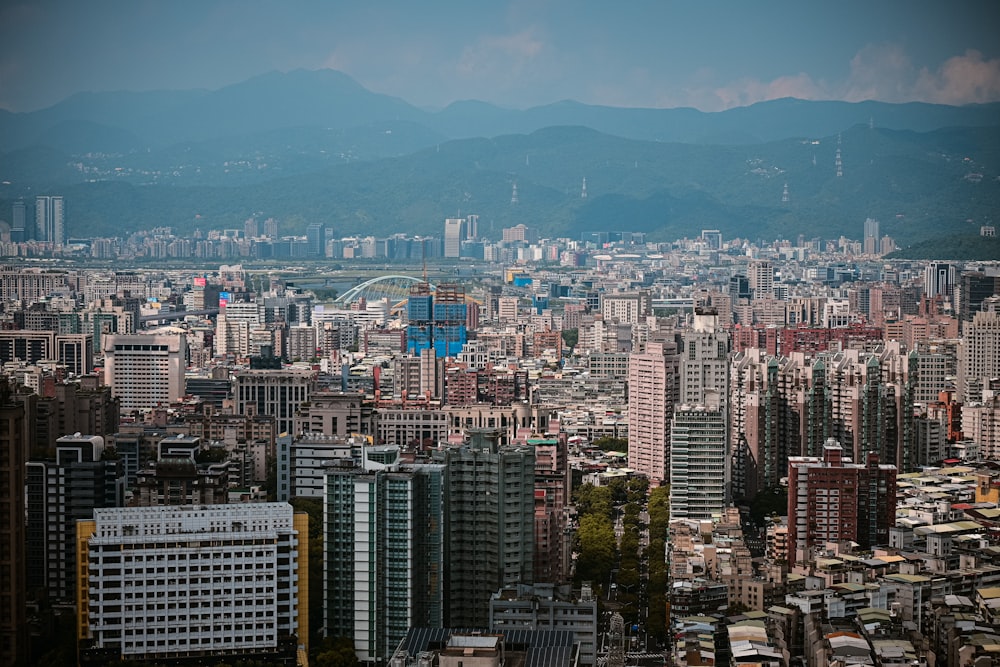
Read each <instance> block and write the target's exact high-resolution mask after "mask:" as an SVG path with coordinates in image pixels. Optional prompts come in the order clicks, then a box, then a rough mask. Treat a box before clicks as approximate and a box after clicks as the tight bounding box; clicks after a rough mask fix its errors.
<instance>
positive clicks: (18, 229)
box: [10, 199, 28, 243]
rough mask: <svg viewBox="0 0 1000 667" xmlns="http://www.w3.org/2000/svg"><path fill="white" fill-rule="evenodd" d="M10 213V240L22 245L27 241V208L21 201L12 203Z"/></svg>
mask: <svg viewBox="0 0 1000 667" xmlns="http://www.w3.org/2000/svg"><path fill="white" fill-rule="evenodd" d="M11 213H12V216H11V225H10V240H11V242H13V243H23V242H24V241H27V240H28V230H27V229H26V227H25V223H26V221H27V207H26V206H25V204H24V200H23V199H18V200H17V201H16V202H14V205H13V210H12V211H11Z"/></svg>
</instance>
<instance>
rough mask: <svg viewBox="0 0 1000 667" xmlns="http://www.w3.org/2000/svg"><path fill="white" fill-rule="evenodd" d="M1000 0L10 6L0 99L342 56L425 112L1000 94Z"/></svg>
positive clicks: (215, 84) (306, 64)
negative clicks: (468, 103)
mask: <svg viewBox="0 0 1000 667" xmlns="http://www.w3.org/2000/svg"><path fill="white" fill-rule="evenodd" d="M998 18H1000V2H998V1H997V0H975V1H972V0H969V1H963V0H952V1H947V2H946V1H945V0H893V1H879V0H864V1H857V0H836V1H833V0H820V1H813V0H808V1H805V2H803V1H802V0H798V1H771V0H739V1H737V0H700V1H696V0H690V1H688V0H684V1H680V0H678V1H672V0H658V1H654V0H619V1H618V2H609V1H607V0H575V1H574V0H492V1H489V2H481V1H479V0H440V1H435V0H424V1H422V2H421V1H418V0H383V1H380V0H322V1H321V0H287V1H272V0H268V1H265V0H85V1H81V0H30V1H25V0H4V1H3V2H2V3H0V108H4V109H7V110H10V111H31V110H35V109H40V108H44V107H47V106H51V105H53V104H55V103H57V102H59V101H61V100H63V99H65V98H66V97H68V96H70V95H72V94H74V93H78V92H85V91H92V92H101V91H120V90H180V89H192V88H201V89H210V90H214V89H218V88H222V87H224V86H227V85H230V84H234V83H239V82H241V81H244V80H246V79H248V78H251V77H253V76H255V75H258V74H263V73H265V72H271V71H275V70H277V71H290V70H294V69H321V68H332V69H337V70H340V71H342V72H345V73H347V74H348V75H350V76H351V77H353V78H354V79H356V80H357V81H358V82H359V83H361V84H362V85H364V86H365V87H366V88H368V89H370V90H373V91H375V92H379V93H386V94H390V95H394V96H397V97H400V98H402V99H404V100H406V101H407V102H410V103H411V104H415V105H417V106H421V107H424V108H430V109H434V108H442V107H444V106H447V105H448V104H449V103H451V102H454V101H456V100H467V99H477V100H482V101H486V102H491V103H493V104H497V105H500V106H504V107H510V108H527V107H531V106H537V105H542V104H549V103H552V102H557V101H559V100H564V99H573V100H577V101H580V102H584V103H590V104H602V105H610V106H620V107H658V108H667V107H684V106H689V107H695V108H698V109H701V110H703V111H718V110H722V109H727V108H731V107H735V106H744V105H748V104H752V103H754V102H759V101H763V100H768V99H775V98H780V97H798V98H802V99H816V100H830V99H835V100H847V101H860V100H866V99H875V100H881V101H885V102H908V101H924V102H935V103H943V104H966V103H973V102H992V101H1000V21H998Z"/></svg>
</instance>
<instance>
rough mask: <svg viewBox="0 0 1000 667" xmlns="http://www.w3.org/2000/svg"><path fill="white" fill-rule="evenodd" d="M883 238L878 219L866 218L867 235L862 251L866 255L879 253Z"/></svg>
mask: <svg viewBox="0 0 1000 667" xmlns="http://www.w3.org/2000/svg"><path fill="white" fill-rule="evenodd" d="M881 239H882V236H881V235H880V234H879V222H878V220H876V219H875V218H867V219H866V220H865V237H864V241H863V242H862V252H864V254H866V255H878V254H879V250H880V249H881Z"/></svg>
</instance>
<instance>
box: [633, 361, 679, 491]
mask: <svg viewBox="0 0 1000 667" xmlns="http://www.w3.org/2000/svg"><path fill="white" fill-rule="evenodd" d="M678 364H679V362H678V358H677V346H676V344H675V343H673V342H664V343H647V344H646V351H645V352H633V353H632V354H630V355H629V360H628V387H629V396H628V429H629V431H628V432H629V448H628V466H629V468H632V469H633V470H635V471H636V472H637V473H639V474H641V475H645V476H646V477H648V478H649V479H650V481H652V482H653V483H654V484H660V483H663V482H666V481H667V478H668V476H669V474H670V452H669V448H670V419H671V416H672V414H673V407H674V404H675V403H676V402H677V368H678Z"/></svg>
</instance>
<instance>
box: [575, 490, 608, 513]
mask: <svg viewBox="0 0 1000 667" xmlns="http://www.w3.org/2000/svg"><path fill="white" fill-rule="evenodd" d="M573 499H574V502H575V504H576V511H577V514H578V515H579V516H581V517H582V516H584V515H587V514H599V515H602V516H605V517H607V518H609V519H610V518H611V511H612V508H613V504H612V498H611V489H610V488H608V487H606V486H594V485H593V484H582V485H580V486H579V487H578V488H577V490H576V492H575V493H574V494H573Z"/></svg>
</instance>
